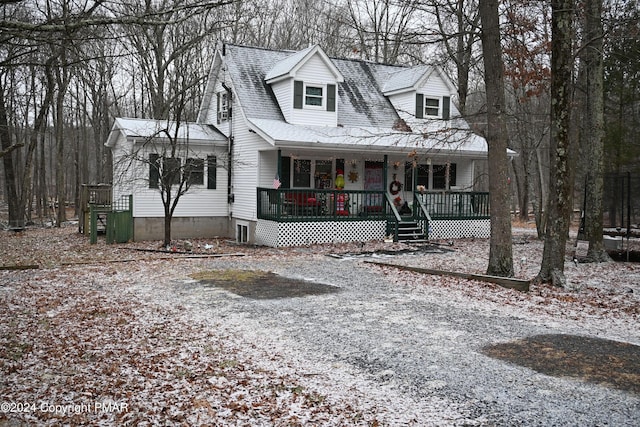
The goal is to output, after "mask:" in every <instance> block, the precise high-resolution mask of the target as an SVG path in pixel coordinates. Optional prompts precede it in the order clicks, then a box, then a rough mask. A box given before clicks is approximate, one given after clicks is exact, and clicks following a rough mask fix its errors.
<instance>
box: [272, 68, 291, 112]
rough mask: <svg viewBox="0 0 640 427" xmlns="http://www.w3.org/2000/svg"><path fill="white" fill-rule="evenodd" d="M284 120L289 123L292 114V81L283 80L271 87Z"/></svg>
mask: <svg viewBox="0 0 640 427" xmlns="http://www.w3.org/2000/svg"><path fill="white" fill-rule="evenodd" d="M271 90H273V93H274V95H275V96H276V99H277V100H278V104H279V105H280V110H281V111H282V115H283V116H284V119H285V120H286V121H288V122H291V119H292V114H293V113H292V112H293V79H287V80H283V81H280V82H277V83H274V84H272V85H271Z"/></svg>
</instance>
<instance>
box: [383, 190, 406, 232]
mask: <svg viewBox="0 0 640 427" xmlns="http://www.w3.org/2000/svg"><path fill="white" fill-rule="evenodd" d="M384 196H385V198H386V199H387V204H388V205H389V207H390V208H391V213H393V216H394V217H395V227H394V230H393V241H394V242H397V241H398V224H400V221H402V217H401V216H400V212H398V209H396V205H395V204H394V203H393V200H391V195H390V194H389V193H387V192H386V191H385V193H384Z"/></svg>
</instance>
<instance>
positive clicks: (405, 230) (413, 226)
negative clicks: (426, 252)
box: [398, 220, 428, 243]
mask: <svg viewBox="0 0 640 427" xmlns="http://www.w3.org/2000/svg"><path fill="white" fill-rule="evenodd" d="M427 241H428V237H427V236H425V234H424V231H423V230H422V227H420V225H418V223H417V222H415V221H407V220H405V221H401V222H399V223H398V242H403V243H426V242H427Z"/></svg>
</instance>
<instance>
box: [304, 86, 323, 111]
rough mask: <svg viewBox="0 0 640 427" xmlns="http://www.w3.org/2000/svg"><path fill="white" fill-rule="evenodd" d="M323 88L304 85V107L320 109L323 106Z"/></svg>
mask: <svg viewBox="0 0 640 427" xmlns="http://www.w3.org/2000/svg"><path fill="white" fill-rule="evenodd" d="M323 92H324V90H323V88H322V87H321V86H311V85H305V88H304V105H306V106H311V107H322V105H323V104H324V96H323Z"/></svg>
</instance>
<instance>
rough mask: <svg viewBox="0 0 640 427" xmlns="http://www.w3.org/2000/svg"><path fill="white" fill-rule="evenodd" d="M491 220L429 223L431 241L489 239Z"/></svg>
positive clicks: (449, 220) (458, 220)
mask: <svg viewBox="0 0 640 427" xmlns="http://www.w3.org/2000/svg"><path fill="white" fill-rule="evenodd" d="M490 236H491V220H490V219H465V220H460V219H448V220H444V219H439V220H433V221H431V222H429V239H468V238H472V237H475V238H477V239H488V238H489V237H490Z"/></svg>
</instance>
